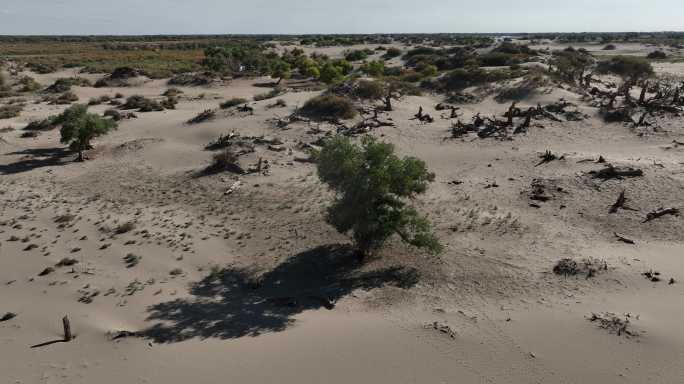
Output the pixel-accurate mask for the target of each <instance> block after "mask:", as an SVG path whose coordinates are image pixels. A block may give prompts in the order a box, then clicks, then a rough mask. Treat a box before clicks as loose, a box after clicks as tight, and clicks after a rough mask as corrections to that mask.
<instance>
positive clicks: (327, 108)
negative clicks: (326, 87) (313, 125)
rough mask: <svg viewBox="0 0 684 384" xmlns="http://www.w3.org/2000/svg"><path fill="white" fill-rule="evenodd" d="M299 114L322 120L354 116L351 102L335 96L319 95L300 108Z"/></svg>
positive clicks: (354, 112)
mask: <svg viewBox="0 0 684 384" xmlns="http://www.w3.org/2000/svg"><path fill="white" fill-rule="evenodd" d="M301 113H302V114H303V115H304V116H307V117H310V118H313V119H323V120H337V119H351V118H353V117H354V116H356V110H355V109H354V105H353V104H352V102H351V101H349V99H347V98H346V97H342V96H335V95H321V96H316V97H314V98H312V99H310V100H309V101H307V102H306V103H305V104H304V106H303V107H302V109H301Z"/></svg>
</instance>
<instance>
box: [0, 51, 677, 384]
mask: <svg viewBox="0 0 684 384" xmlns="http://www.w3.org/2000/svg"><path fill="white" fill-rule="evenodd" d="M371 48H373V47H371ZM551 48H552V49H554V47H551ZM555 48H559V47H555ZM600 49H601V47H600V46H595V47H593V48H592V51H597V52H598V51H599V50H600ZM617 49H618V50H617V52H621V53H624V54H632V53H634V52H636V53H640V54H644V53H645V52H649V51H651V50H652V48H651V47H646V46H643V45H638V46H636V45H630V44H625V45H619V46H618V48H617ZM324 53H326V54H329V55H332V56H334V55H339V54H341V53H342V50H341V49H337V48H335V49H332V48H331V49H328V50H326V51H325V52H324ZM680 64H681V63H669V64H668V63H662V64H657V65H656V70H657V72H658V73H669V74H672V75H676V76H682V75H684V67H683V66H682V65H680ZM76 70H77V69H73V70H63V71H60V72H58V73H53V74H49V75H38V74H33V73H31V76H33V77H34V78H35V79H36V80H37V81H38V82H40V83H41V84H43V85H45V86H47V85H49V84H51V83H52V82H53V81H54V80H55V79H57V78H61V77H70V76H73V75H75V74H76V73H77V72H76ZM19 75H20V74H19ZM19 75H17V76H19ZM88 76H91V77H92V80H96V79H97V78H99V77H101V76H102V75H101V74H97V75H88ZM269 81H271V79H270V78H252V79H235V80H232V81H229V82H226V84H223V85H220V86H212V87H178V88H179V89H180V90H182V91H183V94H182V95H181V96H180V97H179V104H178V105H177V107H176V109H175V110H165V111H162V112H149V113H136V114H137V118H135V119H129V120H123V121H122V122H121V123H120V126H119V128H118V130H116V131H114V132H112V133H111V134H109V135H107V136H103V137H101V138H99V139H97V140H96V141H95V142H94V149H93V150H92V151H90V152H89V153H88V157H89V160H87V161H85V162H75V161H74V158H75V155H74V154H73V153H71V152H69V151H67V150H66V149H65V147H64V145H62V144H60V142H59V138H60V137H59V130H52V131H46V132H42V133H41V134H40V135H39V136H38V137H36V138H21V137H20V135H21V133H22V130H21V128H23V127H24V126H25V125H26V124H28V123H29V122H30V121H33V120H36V119H40V118H45V117H47V116H49V115H54V114H57V113H59V112H61V110H63V109H64V108H65V107H64V106H52V105H47V104H45V103H27V105H26V108H25V109H24V111H23V112H22V114H21V115H20V116H19V117H17V118H13V119H7V120H2V121H0V128H2V127H14V128H16V129H15V130H8V131H4V132H3V133H0V137H1V139H0V317H2V316H3V315H4V314H5V313H6V312H11V313H14V314H16V317H14V318H11V319H8V320H6V321H2V322H0V372H1V374H0V382H3V383H5V382H6V383H16V384H18V383H22V384H31V383H50V384H53V383H55V384H56V383H65V384H77V383H98V384H109V383H112V384H113V383H117V384H118V383H165V384H176V383H178V384H180V383H188V382H192V383H196V384H200V383H217V382H226V383H292V384H294V383H351V382H357V383H393V384H395V383H521V384H522V383H526V384H527V383H604V384H609V383H635V384H636V383H679V382H684V365H682V361H684V332H683V331H682V328H681V321H682V319H684V306H682V298H683V297H684V263H682V262H681V258H682V257H684V237H683V235H682V233H684V232H683V231H684V221H683V219H682V217H679V216H675V215H667V216H663V217H661V218H658V219H657V220H652V221H649V222H644V220H645V218H646V217H647V214H648V213H649V212H651V211H654V210H657V209H659V208H662V207H682V204H683V202H682V201H683V200H682V197H683V196H684V144H681V143H682V142H684V127H683V126H682V120H681V117H672V116H669V117H662V118H660V117H658V119H659V121H658V123H659V126H661V127H663V128H664V129H663V130H662V131H659V132H653V131H648V132H645V133H644V132H641V134H640V132H638V131H636V130H635V129H633V128H632V127H629V126H627V125H625V124H621V123H605V122H604V121H603V120H602V119H601V118H600V117H599V116H598V109H597V108H596V107H594V106H591V105H589V104H587V103H585V102H584V101H583V98H582V96H581V95H579V94H577V93H576V92H574V91H573V90H571V89H559V88H553V89H550V90H549V91H548V92H541V93H538V94H534V95H531V96H529V98H526V99H525V100H522V101H520V102H519V104H518V106H519V107H520V108H521V109H523V110H525V109H527V108H528V107H535V106H536V105H537V104H549V103H554V102H557V101H558V100H559V99H561V98H562V99H564V100H566V101H569V102H572V103H575V104H577V106H578V109H579V111H580V112H581V113H582V114H584V115H586V118H583V119H581V120H580V121H559V122H555V121H546V120H545V121H543V123H539V124H537V123H536V122H535V123H533V124H532V126H531V127H530V129H529V130H528V132H527V133H525V134H521V135H518V136H516V137H515V138H514V139H513V140H495V139H480V138H478V137H477V136H476V135H468V136H464V137H462V138H451V134H450V129H451V126H452V123H453V121H452V120H453V119H450V118H448V116H447V117H444V118H442V117H441V115H442V114H448V111H436V110H435V106H436V105H437V104H438V103H440V102H442V101H443V98H442V97H440V96H438V95H432V94H426V95H424V96H403V97H401V99H400V100H397V101H396V102H395V104H394V111H392V112H388V113H383V118H385V119H390V118H391V119H392V121H393V122H394V123H395V124H396V126H395V127H380V128H377V129H375V130H374V131H373V132H372V134H373V135H374V136H376V137H379V138H381V139H382V140H385V141H388V142H391V143H393V144H395V145H396V148H397V150H398V152H399V153H400V154H402V155H411V156H416V157H418V158H421V159H423V160H425V161H426V162H427V164H428V167H429V168H430V170H431V171H432V172H434V173H435V174H436V180H435V182H434V183H433V184H432V185H431V187H430V189H429V191H428V193H427V194H426V195H425V196H423V197H421V198H420V199H419V200H418V201H417V202H416V203H417V205H418V206H419V208H420V210H421V211H422V212H424V213H426V214H427V215H428V217H429V218H430V219H431V220H432V221H433V223H434V224H435V228H436V232H437V234H438V236H439V238H440V239H441V240H442V242H443V243H444V244H445V246H446V251H445V252H444V253H443V254H441V255H439V256H430V255H427V254H424V253H422V252H419V251H416V250H415V249H412V248H409V247H406V246H404V245H401V244H400V243H399V242H392V243H391V244H390V245H389V247H388V248H387V249H385V250H384V251H383V252H382V255H381V257H378V258H375V259H372V260H370V261H368V262H367V263H365V264H364V265H361V266H357V265H355V264H354V263H352V262H351V261H350V260H348V259H349V256H348V255H349V252H346V251H345V250H346V249H347V248H348V247H349V244H350V243H349V240H348V239H347V238H346V237H344V236H342V235H340V234H338V233H337V232H336V231H335V230H334V229H333V228H332V227H330V226H328V225H327V224H326V223H325V220H324V213H325V212H324V210H325V207H326V206H327V204H328V203H329V202H330V196H331V194H330V191H329V190H328V189H327V187H326V186H324V185H323V184H321V182H320V181H319V180H318V177H317V175H316V167H315V165H314V164H310V163H305V162H301V161H297V159H302V158H305V157H306V153H305V151H304V150H303V148H304V147H303V146H302V143H312V142H315V141H316V140H317V139H319V138H321V137H324V136H325V135H326V133H327V132H330V133H334V132H335V131H336V127H335V126H334V125H331V124H329V123H314V122H311V123H307V122H297V123H292V124H290V125H288V126H287V127H286V128H285V129H284V128H279V127H278V126H277V125H276V124H275V123H274V119H277V118H282V117H285V116H288V115H290V114H291V113H292V112H293V111H295V109H296V108H297V107H298V106H301V105H303V104H304V102H305V101H306V100H308V99H309V98H311V97H312V96H315V95H317V94H318V93H319V92H317V91H294V90H291V91H289V92H287V93H286V94H284V95H282V96H280V97H279V98H282V99H283V100H285V102H286V104H287V106H286V107H284V108H272V107H271V106H270V105H271V104H272V103H273V102H274V100H272V99H271V100H264V101H258V102H251V101H250V102H249V105H250V106H251V107H252V108H253V110H254V111H253V113H249V112H240V111H238V110H236V109H228V110H218V112H217V116H216V118H214V119H213V120H210V121H207V122H203V123H200V124H187V123H186V122H187V121H188V120H189V119H191V118H192V117H194V116H196V115H197V114H198V113H200V112H202V111H204V110H206V109H217V108H218V104H219V103H220V102H221V101H224V100H226V99H229V98H232V97H244V98H247V99H250V100H251V98H252V97H253V96H254V95H256V94H261V93H264V92H265V91H268V89H265V88H264V87H263V86H260V85H261V84H263V83H265V82H269ZM167 88H168V86H167V85H166V80H165V79H161V80H149V81H145V82H142V83H141V84H139V85H137V86H133V87H123V88H92V87H75V88H74V91H75V93H76V94H77V95H78V96H79V98H80V99H81V101H82V102H83V101H87V100H88V99H89V98H93V97H98V96H102V95H109V96H112V97H113V96H114V95H115V94H116V93H122V94H123V95H124V96H130V95H144V96H147V97H151V98H159V97H160V95H161V94H162V93H163V92H164V91H165V90H166V89H167ZM509 104H510V103H509V102H505V103H499V102H498V101H496V100H495V99H494V98H493V97H492V96H491V95H489V96H487V97H484V98H483V100H482V101H478V102H477V103H473V104H463V105H461V106H460V109H459V112H458V113H459V116H460V118H461V119H462V120H463V121H469V120H470V119H471V117H472V116H474V115H475V114H477V113H481V114H482V115H483V116H485V115H486V116H494V115H497V116H502V115H503V113H504V112H505V111H506V110H507V109H508V107H509ZM420 106H422V107H423V108H424V109H425V111H426V112H428V113H430V114H431V115H433V116H434V117H435V118H436V119H435V121H434V123H431V124H424V123H421V122H419V121H417V120H412V118H413V116H414V114H415V113H416V112H417V110H418V108H419V107H420ZM108 108H110V106H108V105H98V106H93V107H91V110H92V111H96V112H99V113H101V112H104V111H105V109H108ZM230 133H234V134H237V135H240V136H244V137H251V138H253V137H262V136H263V138H264V139H265V141H263V140H262V141H255V144H254V149H255V151H254V152H253V153H249V154H246V155H245V156H242V157H241V158H240V162H241V164H242V165H243V166H245V167H248V166H253V165H255V164H257V163H259V161H260V159H261V161H266V162H267V164H268V172H262V173H253V174H249V175H244V176H236V175H233V174H230V173H224V174H219V175H211V176H205V175H203V174H202V172H201V171H202V170H203V169H204V168H205V167H206V166H207V165H209V162H210V160H211V154H212V152H211V151H207V150H205V146H206V145H207V144H208V143H209V142H210V141H211V140H213V139H215V138H216V137H218V136H219V135H221V134H230ZM276 138H277V139H278V140H279V141H280V142H282V144H278V145H276V146H275V147H276V149H274V148H273V146H271V147H269V144H268V143H267V142H272V140H273V139H276ZM673 141H675V142H674V143H673ZM265 142H266V143H265ZM677 142H679V143H680V144H677ZM281 147H282V148H283V149H282V150H280V149H278V148H281ZM547 150H549V151H551V152H553V153H555V154H558V155H559V156H563V157H562V158H561V159H558V160H556V161H551V162H549V163H547V164H541V165H538V163H539V161H540V155H543V153H544V152H545V151H547ZM600 157H603V158H604V159H606V161H608V162H610V163H611V164H614V165H616V166H623V167H635V168H639V169H641V170H643V172H644V174H643V176H642V177H634V178H624V179H619V180H618V179H611V180H606V181H603V180H599V179H596V178H594V177H592V176H591V174H590V172H591V171H596V170H600V169H602V168H604V166H605V165H604V164H602V163H598V162H597V160H598V159H599V158H600ZM537 165H538V166H537ZM540 186H541V188H542V189H543V191H544V195H545V196H546V197H548V198H547V199H546V200H544V201H539V200H535V199H532V198H531V197H533V196H535V194H534V188H536V187H540ZM622 191H626V196H627V198H628V202H629V205H630V207H632V208H634V210H620V211H619V212H618V213H615V214H611V213H609V209H610V207H611V205H612V204H613V203H614V202H615V200H616V198H617V197H618V195H619V194H620V192H622ZM129 223H130V224H129ZM616 233H617V234H620V235H622V236H624V237H625V238H628V239H631V240H633V241H634V243H635V244H628V243H625V242H622V241H619V240H618V238H617V237H616ZM564 258H569V259H573V260H577V261H578V262H581V261H582V260H586V261H588V262H590V263H593V265H594V267H595V270H594V272H592V276H590V277H587V276H585V275H578V276H559V275H557V274H554V273H553V268H554V266H555V265H556V264H557V263H558V261H559V260H561V259H564ZM60 262H61V263H60ZM46 268H50V270H46ZM647 272H648V273H650V274H649V276H648V278H647V277H646V276H644V275H643V274H644V273H647ZM656 273H657V274H656ZM671 279H672V280H671ZM680 281H681V283H680ZM594 314H595V315H597V316H598V317H594V318H592V316H593V315H594ZM609 314H614V316H615V318H616V319H618V320H619V321H620V324H624V322H628V328H625V329H622V330H619V329H617V328H614V327H613V325H614V324H610V323H609V322H610V320H612V318H610V316H611V315H609ZM65 315H68V317H69V319H70V322H71V326H72V329H73V331H74V333H75V336H76V337H75V339H74V340H73V341H71V342H68V343H67V342H62V341H61V339H62V337H63V335H62V317H64V316H65ZM603 318H605V320H606V322H605V323H602V319H603ZM592 320H593V321H592ZM625 330H626V331H627V332H625Z"/></svg>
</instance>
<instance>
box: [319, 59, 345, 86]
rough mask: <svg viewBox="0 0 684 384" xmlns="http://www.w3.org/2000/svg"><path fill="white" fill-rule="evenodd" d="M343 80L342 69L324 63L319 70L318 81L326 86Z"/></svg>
mask: <svg viewBox="0 0 684 384" xmlns="http://www.w3.org/2000/svg"><path fill="white" fill-rule="evenodd" d="M342 79H344V74H343V73H342V69H340V68H339V67H336V66H335V65H333V64H332V63H326V64H325V65H324V66H323V68H322V69H321V75H320V80H321V81H322V82H324V83H326V84H334V83H337V82H339V81H341V80H342Z"/></svg>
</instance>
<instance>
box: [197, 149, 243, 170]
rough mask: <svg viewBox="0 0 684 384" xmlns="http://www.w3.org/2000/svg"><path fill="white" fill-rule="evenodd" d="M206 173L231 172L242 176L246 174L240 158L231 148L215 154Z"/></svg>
mask: <svg viewBox="0 0 684 384" xmlns="http://www.w3.org/2000/svg"><path fill="white" fill-rule="evenodd" d="M206 171H207V173H219V172H231V173H237V174H240V175H241V174H244V173H245V170H244V169H242V167H241V166H240V163H239V160H238V156H237V155H236V154H235V153H234V152H233V151H232V150H231V149H230V148H225V149H223V150H222V151H221V152H219V153H215V154H214V155H213V156H212V162H211V164H210V165H209V167H207V169H206Z"/></svg>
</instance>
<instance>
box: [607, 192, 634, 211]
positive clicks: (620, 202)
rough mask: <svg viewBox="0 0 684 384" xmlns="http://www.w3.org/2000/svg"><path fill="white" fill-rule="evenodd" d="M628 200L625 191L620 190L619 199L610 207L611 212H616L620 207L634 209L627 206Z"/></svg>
mask: <svg viewBox="0 0 684 384" xmlns="http://www.w3.org/2000/svg"><path fill="white" fill-rule="evenodd" d="M626 202H627V197H625V191H624V190H623V191H622V192H620V195H619V196H618V198H617V200H616V201H615V204H613V205H612V206H611V207H610V211H609V212H610V213H616V212H617V211H618V210H619V209H620V208H622V209H628V210H632V211H633V210H634V209H631V208H629V207H626V206H625V203H626Z"/></svg>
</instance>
